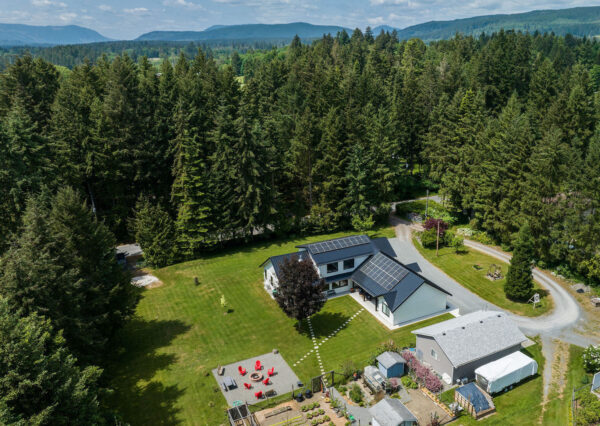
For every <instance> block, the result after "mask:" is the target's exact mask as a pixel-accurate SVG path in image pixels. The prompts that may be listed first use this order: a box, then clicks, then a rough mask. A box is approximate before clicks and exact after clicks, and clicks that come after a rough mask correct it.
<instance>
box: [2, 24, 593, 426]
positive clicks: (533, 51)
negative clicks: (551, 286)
mask: <svg viewBox="0 0 600 426" xmlns="http://www.w3.org/2000/svg"><path fill="white" fill-rule="evenodd" d="M599 53H600V45H599V44H597V43H596V42H594V41H590V40H585V39H576V38H573V37H565V38H563V37H557V36H552V35H535V36H534V35H524V34H519V33H513V32H499V33H497V34H494V35H493V36H489V37H481V38H477V39H475V38H472V37H461V36H458V37H455V38H453V39H451V40H448V41H440V42H436V43H432V44H430V45H426V44H424V43H423V42H422V41H420V40H410V41H403V42H399V41H398V40H397V39H395V38H394V37H393V36H392V35H390V34H381V35H379V36H377V37H376V38H374V37H373V35H372V34H370V33H369V32H367V33H366V34H363V33H361V32H360V31H358V30H356V31H354V33H353V34H352V35H351V36H348V35H347V34H346V33H345V32H342V33H340V34H338V35H337V36H336V37H331V36H326V37H323V38H322V39H320V40H319V41H317V42H315V43H313V44H312V45H302V44H301V43H300V41H299V40H298V39H295V40H294V41H293V42H292V44H291V45H290V46H289V47H288V48H287V49H286V50H284V51H276V50H272V51H269V52H264V54H263V55H261V56H259V57H253V58H252V60H253V61H254V62H253V64H252V66H249V67H246V66H245V65H247V64H245V63H244V60H243V59H240V57H239V56H238V57H237V58H235V57H234V58H232V59H231V62H232V64H233V65H234V67H235V70H234V69H233V68H232V67H231V66H229V65H223V66H218V65H217V63H216V62H215V61H214V59H212V58H210V57H207V55H205V54H204V52H202V51H199V52H197V53H196V54H195V55H194V56H193V57H191V56H190V57H186V56H185V55H183V54H182V55H181V56H180V57H179V59H178V60H177V61H176V63H175V64H174V65H172V64H171V62H169V61H164V62H163V63H162V64H161V66H160V72H156V69H155V68H154V67H153V66H152V65H151V64H150V62H149V61H147V60H145V59H142V60H141V61H140V62H139V64H136V62H134V61H133V60H132V59H131V58H130V57H128V56H126V55H125V56H117V57H115V58H114V59H112V60H107V59H101V60H99V61H98V62H97V63H96V64H93V65H92V64H83V65H79V66H76V67H75V68H74V69H73V71H72V72H70V73H68V74H64V75H60V74H59V73H58V71H57V70H56V68H55V67H54V66H53V65H52V64H50V63H48V62H46V61H44V60H42V59H39V58H38V59H33V58H32V57H30V56H23V57H20V58H19V59H18V60H16V61H15V63H14V64H13V65H12V66H10V67H9V68H8V69H7V70H6V72H4V73H3V74H1V75H0V153H1V154H2V155H0V235H2V236H3V238H2V239H1V240H0V252H4V255H3V256H2V257H1V258H0V294H1V295H2V303H0V316H1V317H2V318H3V321H4V322H5V323H6V324H7V326H8V325H10V324H12V325H10V327H13V328H15V327H18V328H19V330H21V329H23V330H28V331H27V333H29V334H28V335H32V336H36V337H35V339H28V340H27V341H26V342H25V341H22V337H21V336H23V335H25V334H24V333H26V332H25V331H23V333H15V334H7V335H6V336H5V338H6V339H7V341H6V342H5V343H6V344H7V345H18V347H19V348H20V349H19V350H21V351H22V354H26V355H27V357H25V355H19V356H23V357H25V358H24V359H26V361H25V362H26V364H23V365H20V366H19V367H18V369H17V367H16V366H14V365H13V364H12V363H13V358H10V357H8V358H7V357H4V358H3V357H0V370H1V372H6V371H11V372H12V371H18V377H16V376H15V377H16V378H15V380H13V381H11V380H8V379H7V380H4V381H2V383H1V384H0V385H1V386H3V389H4V390H5V392H4V393H3V395H9V396H8V397H7V398H8V399H3V400H2V401H0V402H1V403H2V404H3V407H4V406H6V407H9V408H8V409H7V410H3V411H2V412H1V413H0V421H13V420H14V419H22V420H23V421H25V422H27V421H28V420H29V419H31V418H33V416H35V415H36V413H38V412H42V411H43V410H50V411H44V412H45V413H55V415H59V414H60V415H63V414H61V413H62V411H60V409H59V408H60V407H75V408H73V409H72V410H71V409H69V408H65V410H66V411H65V413H67V412H69V411H71V412H78V413H81V418H80V419H78V421H79V422H81V423H90V422H91V423H101V420H100V419H102V418H104V417H103V416H108V418H111V415H108V414H106V413H104V412H103V411H101V410H100V409H99V407H100V406H101V403H99V401H101V398H102V397H101V393H99V392H98V390H97V387H98V383H97V381H98V379H99V377H100V375H101V371H100V370H99V369H97V368H96V367H94V366H93V365H97V364H100V365H102V356H100V357H99V356H98V354H104V353H105V352H106V350H107V347H109V344H110V338H111V336H112V335H113V334H114V332H115V331H116V330H117V329H118V328H119V327H120V326H121V325H122V324H123V322H124V321H126V320H127V319H128V318H129V317H130V315H131V313H132V312H133V309H134V307H135V303H136V296H135V294H133V293H132V291H131V290H130V288H131V286H129V285H128V278H127V276H126V275H125V274H123V273H122V272H121V271H120V269H119V268H118V266H117V265H116V262H115V259H114V252H113V251H112V247H113V246H114V244H115V238H114V235H116V236H117V239H118V240H132V239H134V238H136V239H138V241H142V242H143V244H144V245H145V250H146V249H147V253H148V255H147V257H148V261H149V262H151V264H153V265H157V266H161V265H165V264H168V263H172V262H175V261H179V260H184V259H192V258H195V257H198V256H201V255H203V254H204V253H206V252H207V251H209V250H214V249H215V248H219V247H221V246H224V245H226V244H228V243H229V242H231V241H236V242H240V241H244V240H245V241H247V240H250V239H252V238H259V237H261V238H262V237H268V236H269V235H290V234H296V233H316V232H324V231H331V230H334V229H341V228H349V227H351V226H352V227H355V228H357V229H364V228H368V227H369V226H370V224H371V223H372V220H376V219H377V218H380V219H383V220H385V219H386V217H387V214H388V211H389V208H388V206H389V202H391V201H394V200H397V199H399V198H401V197H404V196H407V195H410V194H411V193H412V191H413V190H414V189H415V187H417V186H418V185H423V184H424V182H428V181H431V182H433V183H435V184H439V185H440V188H441V194H442V195H443V196H444V197H445V198H446V199H447V200H448V202H449V205H450V208H451V209H452V210H454V211H455V212H456V213H459V214H462V215H464V216H466V217H467V218H468V219H470V221H471V226H473V227H475V228H478V229H480V230H483V231H486V232H487V233H488V234H489V235H490V236H492V237H493V238H494V239H495V240H496V241H497V242H499V243H502V244H506V245H508V246H510V245H511V244H512V243H513V242H514V239H515V236H516V233H517V231H518V230H519V229H521V228H522V227H523V225H524V224H525V223H527V224H528V227H529V228H530V229H531V234H532V236H533V238H534V242H535V253H536V258H537V260H538V262H540V263H544V264H546V265H552V266H556V265H561V266H562V267H563V268H564V269H570V270H571V271H573V272H574V273H578V274H581V275H582V276H584V277H585V278H586V279H587V280H589V281H590V282H592V283H596V284H598V283H599V282H600V251H599V249H600V243H599V240H598V235H600V222H599V220H600V212H599V211H598V206H599V203H600V128H599V127H598V126H597V125H596V123H597V122H598V118H599V117H598V115H599V112H600V97H599V96H598V89H599V87H600V56H599ZM234 56H235V54H234ZM244 70H246V72H245V75H244V79H243V84H242V83H241V79H240V78H239V77H238V76H237V75H236V74H238V73H240V72H243V71H244ZM523 229H525V228H523ZM113 234H114V235H113ZM150 253H151V256H150ZM58 294H60V295H61V297H60V298H57V297H56V295H58ZM36 312H37V313H38V314H39V313H41V314H43V315H45V316H46V317H47V321H46V320H42V319H40V318H39V317H38V316H37V315H38V314H36ZM53 330H63V332H62V333H56V332H55V331H53ZM44 336H46V337H44ZM49 336H54V337H52V341H51V342H49V341H47V339H49V338H50V337H49ZM44 339H46V340H44ZM25 344H26V345H25ZM27 345H28V346H27ZM33 346H35V348H37V349H35V350H38V351H39V356H40V357H39V358H32V357H30V356H29V354H31V353H32V350H33V349H31V348H32V347H33ZM11 347H13V346H11ZM14 347H17V346H14ZM15 350H16V349H15ZM67 350H68V351H70V352H66V351H67ZM37 353H38V352H36V354H37ZM70 353H73V354H74V355H75V356H76V357H77V358H78V360H79V362H78V363H77V362H76V360H75V359H74V358H73V357H72V355H70ZM15 359H16V358H15ZM53 359H62V360H64V361H61V363H59V364H57V363H53V362H52V360H53ZM40 360H42V361H40ZM29 362H31V365H32V366H35V369H34V368H33V367H31V368H30V367H27V365H28V364H27V363H29ZM76 364H77V365H76ZM78 365H81V368H80V367H79V366H78ZM55 371H59V372H60V374H58V375H56V374H50V375H49V373H53V372H55ZM3 376H4V377H7V376H6V375H5V374H4V373H3ZM79 376H81V383H80V385H78V388H77V391H76V392H75V391H72V390H71V387H72V383H73V380H72V378H73V377H79ZM11 377H13V376H11ZM49 378H52V379H51V380H50V379H49ZM23 380H29V381H33V382H35V383H38V382H39V383H43V386H42V388H53V387H56V388H59V387H60V388H61V389H63V388H64V389H65V392H63V393H61V395H62V396H61V398H62V399H61V400H58V401H54V400H50V399H48V398H46V397H44V394H42V393H40V392H39V390H38V388H37V387H36V386H31V387H25V388H23V387H20V386H18V384H19V383H22V382H23ZM13 389H14V392H13ZM23 401H28V404H23ZM53 404H54V405H53ZM57 404H58V405H57ZM48 407H50V408H48ZM52 407H54V408H52ZM57 407H58V408H57ZM52 410H54V411H52ZM57 413H58V414H57ZM48 415H52V414H48ZM64 415H66V414H64ZM3 416H4V417H3ZM65 418H66V417H65ZM66 423H68V421H67V422H66ZM66 423H65V424H66Z"/></svg>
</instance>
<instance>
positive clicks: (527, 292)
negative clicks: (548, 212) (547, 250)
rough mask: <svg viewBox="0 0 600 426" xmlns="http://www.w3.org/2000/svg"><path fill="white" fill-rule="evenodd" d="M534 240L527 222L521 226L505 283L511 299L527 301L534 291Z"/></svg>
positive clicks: (505, 290) (507, 295)
mask: <svg viewBox="0 0 600 426" xmlns="http://www.w3.org/2000/svg"><path fill="white" fill-rule="evenodd" d="M533 256H534V253H533V240H532V238H531V229H530V227H529V225H528V224H527V223H525V224H524V225H523V226H521V229H519V233H518V235H517V239H516V241H515V249H514V251H513V255H512V258H511V259H510V266H509V267H508V274H507V275H506V283H505V284H504V294H506V297H508V298H509V299H511V300H516V301H519V302H527V300H528V299H529V298H530V297H531V295H532V293H533V275H532V272H531V271H532V262H533Z"/></svg>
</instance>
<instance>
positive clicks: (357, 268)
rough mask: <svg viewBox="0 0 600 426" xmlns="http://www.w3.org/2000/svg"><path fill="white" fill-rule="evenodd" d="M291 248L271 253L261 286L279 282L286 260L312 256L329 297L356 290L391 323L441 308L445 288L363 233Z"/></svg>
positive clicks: (444, 304)
mask: <svg viewBox="0 0 600 426" xmlns="http://www.w3.org/2000/svg"><path fill="white" fill-rule="evenodd" d="M297 248H298V249H299V251H298V252H296V253H288V254H283V255H280V256H273V257H271V258H269V259H267V260H266V261H265V262H264V263H263V265H261V266H263V267H264V287H265V290H266V291H267V292H269V294H271V295H274V294H275V293H276V292H277V287H278V286H279V277H280V276H281V273H280V267H281V265H282V264H283V262H284V260H285V259H288V258H292V257H297V258H298V259H299V260H302V259H305V258H307V257H308V258H309V259H311V260H312V262H313V264H314V265H315V268H316V269H317V271H318V273H319V276H320V277H321V278H323V279H324V280H325V283H326V285H327V289H326V290H325V291H326V294H327V296H328V297H333V296H336V295H340V294H345V293H348V292H350V291H351V289H352V291H358V292H359V294H360V295H361V296H362V298H363V300H364V301H369V302H370V303H372V304H373V308H374V312H375V315H376V316H377V318H378V319H379V320H380V321H383V322H385V323H386V324H388V325H390V326H397V325H399V324H403V323H408V322H411V321H414V320H416V319H419V318H423V317H427V316H431V315H434V314H437V313H441V312H444V311H445V310H446V309H447V297H448V296H449V295H450V293H448V292H447V291H446V290H444V289H443V288H441V287H439V286H438V285H436V284H434V283H432V282H431V281H429V280H427V279H426V278H424V277H422V276H421V275H420V274H418V273H417V272H414V271H412V270H410V269H409V268H407V267H406V266H405V265H403V264H402V263H400V262H398V260H396V259H395V258H393V257H392V256H390V255H388V254H386V253H384V252H383V251H381V250H380V249H379V248H378V247H377V245H376V244H374V242H373V241H372V240H371V239H370V238H369V237H368V236H366V235H357V236H351V237H343V238H336V239H333V240H326V241H321V242H317V243H312V244H304V245H299V246H297Z"/></svg>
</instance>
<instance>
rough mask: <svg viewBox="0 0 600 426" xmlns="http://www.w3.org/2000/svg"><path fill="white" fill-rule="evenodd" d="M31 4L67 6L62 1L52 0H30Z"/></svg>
mask: <svg viewBox="0 0 600 426" xmlns="http://www.w3.org/2000/svg"><path fill="white" fill-rule="evenodd" d="M31 4H32V5H34V6H38V7H47V6H56V7H67V5H66V4H65V3H63V2H62V1H52V0H31Z"/></svg>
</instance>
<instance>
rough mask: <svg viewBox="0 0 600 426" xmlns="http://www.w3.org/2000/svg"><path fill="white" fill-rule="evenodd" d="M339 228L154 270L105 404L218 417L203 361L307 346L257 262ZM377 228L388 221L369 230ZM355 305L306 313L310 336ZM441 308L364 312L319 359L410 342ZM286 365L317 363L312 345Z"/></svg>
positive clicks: (139, 416)
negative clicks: (388, 324) (398, 315)
mask: <svg viewBox="0 0 600 426" xmlns="http://www.w3.org/2000/svg"><path fill="white" fill-rule="evenodd" d="M342 235H347V234H342V233H338V234H332V235H322V236H315V237H311V238H305V239H297V240H288V241H275V242H268V243H261V244H255V245H252V246H246V247H240V248H238V249H235V250H233V249H232V250H229V251H227V252H223V253H220V254H218V255H213V256H209V257H206V258H204V259H199V260H195V261H191V262H186V263H181V264H178V265H174V266H171V267H168V268H164V269H160V270H156V271H154V273H155V274H156V276H158V277H159V278H160V279H161V281H162V282H163V283H164V285H162V286H160V287H157V288H152V289H147V290H143V291H142V300H141V302H140V304H139V306H138V308H137V312H136V314H137V315H136V318H135V319H134V320H133V321H132V322H130V323H129V324H128V325H127V326H126V327H125V328H124V329H123V330H122V332H121V333H120V334H119V335H118V336H117V339H116V347H117V348H119V349H115V352H114V357H113V359H112V361H111V363H110V364H109V366H108V368H107V375H108V376H109V377H111V378H112V379H111V383H110V385H111V387H112V388H113V389H114V390H115V392H114V394H113V395H112V396H111V398H110V402H111V405H112V406H113V407H115V408H117V409H118V410H119V412H120V413H122V415H123V420H124V421H125V422H128V423H130V424H132V425H149V424H163V425H166V424H169V425H172V424H190V425H205V424H209V425H210V424H220V423H222V422H223V420H224V417H223V410H224V409H225V408H226V403H225V399H224V398H223V396H222V395H221V393H220V391H219V390H218V389H217V383H216V382H215V381H214V379H213V377H212V375H211V374H210V370H211V369H212V368H215V367H216V366H217V365H219V364H227V363H231V362H235V361H238V360H242V359H245V358H248V357H252V356H255V355H260V354H263V353H266V352H270V351H271V350H273V348H277V349H279V351H280V352H281V354H282V355H283V357H284V358H285V359H286V361H287V362H288V363H289V364H290V366H292V365H293V364H294V362H296V361H298V360H299V359H300V358H301V357H302V356H303V355H304V354H306V353H307V352H308V351H309V350H310V349H311V347H312V344H311V340H310V336H309V334H308V331H307V327H306V325H305V324H302V325H298V324H297V323H296V321H293V320H291V319H289V318H287V317H286V316H285V315H284V314H283V313H282V311H281V310H280V309H279V307H278V306H277V305H276V303H275V301H274V300H272V299H271V298H270V297H269V296H268V295H267V293H266V292H265V291H264V289H263V287H262V268H261V267H260V264H261V263H262V262H263V261H264V260H265V259H267V258H268V257H269V256H272V255H276V254H282V253H287V252H291V251H295V250H296V249H295V246H296V245H298V244H301V243H306V242H311V241H318V240H323V239H327V238H333V237H339V236H342ZM384 235H387V236H392V235H393V230H392V229H391V228H385V229H383V230H380V232H378V233H376V234H375V235H373V236H374V237H376V236H384ZM194 277H198V280H199V285H198V286H195V285H194ZM221 295H224V296H225V298H226V301H227V305H228V309H229V310H230V312H229V313H228V314H224V313H223V309H222V307H221V304H220V298H221ZM359 309H360V305H358V304H357V303H356V302H355V301H354V300H353V299H351V298H350V297H341V298H337V299H333V300H330V301H328V302H327V303H326V305H325V307H324V309H323V310H322V311H321V312H320V313H319V314H317V315H315V316H314V318H313V319H312V322H313V327H314V330H315V333H316V334H317V337H319V336H324V335H327V334H329V332H330V331H331V330H333V329H335V328H337V327H338V326H339V325H341V324H342V323H343V322H345V321H346V319H348V318H349V317H350V316H351V315H353V314H354V313H355V312H356V311H358V310H359ZM448 318H449V315H445V316H441V317H437V318H435V319H432V320H429V321H426V322H423V323H421V324H416V325H413V326H411V327H410V328H408V327H407V328H404V329H400V330H396V331H394V332H390V331H389V330H388V329H387V328H385V327H383V326H382V325H381V324H380V323H379V322H378V321H377V320H375V319H374V318H373V317H372V316H371V315H369V314H368V313H366V312H363V313H361V314H360V315H358V316H357V317H356V318H355V319H354V320H352V321H351V322H350V323H349V325H348V327H347V328H345V329H342V330H341V331H340V332H339V333H338V334H337V335H336V336H335V337H334V338H333V339H331V340H330V341H328V342H326V343H325V344H324V345H323V346H322V347H321V348H320V354H321V359H322V360H323V364H324V368H325V370H330V369H334V368H335V369H339V367H340V364H341V363H342V362H343V361H345V360H352V361H354V362H355V363H356V364H357V365H362V364H364V362H365V361H366V360H367V359H368V358H369V355H370V354H371V353H372V352H373V351H374V349H375V347H376V346H377V345H378V344H379V343H382V342H384V341H386V340H389V339H394V340H395V341H396V342H397V343H399V344H401V345H408V344H410V343H413V342H414V336H413V335H412V334H411V333H410V331H411V330H413V329H416V328H419V327H421V326H425V325H428V324H431V323H434V322H438V321H442V320H444V319H448ZM293 368H294V371H295V372H296V374H297V375H298V377H299V378H300V379H301V380H304V381H306V380H308V379H309V378H311V377H313V376H315V375H317V374H318V373H319V368H318V364H317V360H316V358H315V357H314V355H312V356H309V357H308V358H307V359H305V360H304V361H303V362H302V363H300V364H299V365H298V366H297V367H293Z"/></svg>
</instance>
